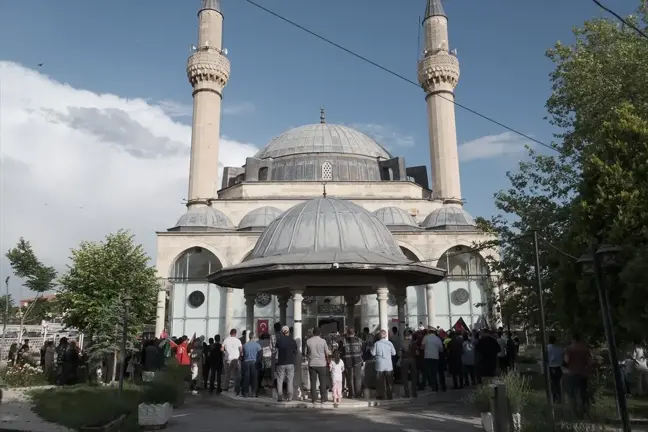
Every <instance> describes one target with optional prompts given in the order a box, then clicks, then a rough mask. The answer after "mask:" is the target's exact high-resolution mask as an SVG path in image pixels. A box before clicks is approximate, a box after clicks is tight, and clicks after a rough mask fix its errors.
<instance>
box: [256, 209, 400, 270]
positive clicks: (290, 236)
mask: <svg viewBox="0 0 648 432" xmlns="http://www.w3.org/2000/svg"><path fill="white" fill-rule="evenodd" d="M279 255H293V257H294V256H295V255H301V256H302V257H303V259H302V261H309V262H311V261H317V262H328V263H332V262H340V263H342V262H369V261H370V262H382V263H391V264H393V263H400V264H405V263H410V260H408V259H407V258H406V257H405V255H403V252H402V251H401V249H400V247H398V245H397V244H396V242H395V241H394V238H393V237H392V234H391V233H390V232H389V229H387V227H386V226H385V225H383V223H382V222H380V221H379V220H378V219H377V218H376V217H375V216H374V215H373V214H371V213H370V212H369V211H367V210H365V209H364V208H362V207H360V206H359V205H357V204H354V203H352V202H350V201H344V200H340V199H336V198H327V197H319V198H315V199H312V200H310V201H306V202H303V203H301V204H298V205H296V206H294V207H292V208H291V209H289V210H287V211H286V212H285V213H283V214H282V215H281V216H280V217H279V218H277V219H275V220H274V221H273V222H272V223H271V224H270V226H268V228H267V229H266V230H265V231H264V232H263V234H261V237H259V240H258V241H257V244H256V246H255V248H254V250H253V251H252V253H251V254H250V260H254V259H255V258H265V257H272V256H279Z"/></svg>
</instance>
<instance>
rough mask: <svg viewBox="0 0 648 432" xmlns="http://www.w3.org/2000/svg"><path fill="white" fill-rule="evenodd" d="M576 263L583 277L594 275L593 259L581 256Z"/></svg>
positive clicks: (587, 255) (585, 255) (589, 256)
mask: <svg viewBox="0 0 648 432" xmlns="http://www.w3.org/2000/svg"><path fill="white" fill-rule="evenodd" d="M576 262H577V263H578V264H579V265H580V266H581V269H582V271H583V274H584V275H585V276H592V275H594V258H593V257H592V256H591V255H590V254H587V253H586V254H583V255H582V256H581V257H580V258H578V260H577V261H576Z"/></svg>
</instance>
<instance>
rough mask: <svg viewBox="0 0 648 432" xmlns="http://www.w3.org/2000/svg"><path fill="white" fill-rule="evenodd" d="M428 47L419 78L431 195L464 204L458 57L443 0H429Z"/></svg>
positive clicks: (448, 201) (427, 20)
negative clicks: (458, 122) (425, 119)
mask: <svg viewBox="0 0 648 432" xmlns="http://www.w3.org/2000/svg"><path fill="white" fill-rule="evenodd" d="M423 29H424V31H425V51H424V52H423V58H422V59H421V61H419V64H418V79H419V83H420V84H421V86H422V87H423V89H424V90H425V93H426V97H425V100H426V102H427V112H428V132H429V138H430V167H431V169H432V176H431V177H432V196H433V197H434V198H435V199H438V200H441V201H443V202H444V203H454V204H461V203H462V200H461V184H460V180H459V156H458V151H457V127H456V124H455V107H454V103H453V102H454V89H455V87H456V85H457V82H458V81H459V60H457V56H456V52H454V51H452V52H451V51H450V50H449V46H450V45H449V42H448V17H447V16H446V14H445V11H444V10H443V5H442V3H441V0H427V6H426V8H425V18H424V19H423Z"/></svg>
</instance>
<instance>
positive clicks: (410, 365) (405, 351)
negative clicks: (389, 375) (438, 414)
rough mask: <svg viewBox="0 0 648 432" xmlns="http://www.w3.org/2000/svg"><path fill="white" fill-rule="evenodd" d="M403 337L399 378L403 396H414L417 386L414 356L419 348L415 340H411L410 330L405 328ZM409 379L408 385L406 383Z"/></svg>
mask: <svg viewBox="0 0 648 432" xmlns="http://www.w3.org/2000/svg"><path fill="white" fill-rule="evenodd" d="M404 337H405V339H404V340H403V345H402V347H401V380H402V381H403V388H404V390H405V397H406V398H408V397H410V396H411V397H414V398H415V397H416V388H417V387H418V370H417V368H416V358H417V357H418V354H419V350H418V346H417V342H416V341H415V340H412V330H405V334H404ZM407 381H409V385H408V383H407Z"/></svg>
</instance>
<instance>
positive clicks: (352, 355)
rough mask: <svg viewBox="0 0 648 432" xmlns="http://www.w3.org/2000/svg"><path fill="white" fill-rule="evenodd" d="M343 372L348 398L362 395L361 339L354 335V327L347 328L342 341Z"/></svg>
mask: <svg viewBox="0 0 648 432" xmlns="http://www.w3.org/2000/svg"><path fill="white" fill-rule="evenodd" d="M342 358H343V360H344V374H345V375H346V382H347V386H348V388H349V398H350V399H353V398H354V397H355V398H360V397H362V341H361V340H360V338H358V337H357V336H356V335H355V329H353V328H349V329H347V334H346V337H345V338H344V340H343V341H342Z"/></svg>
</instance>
